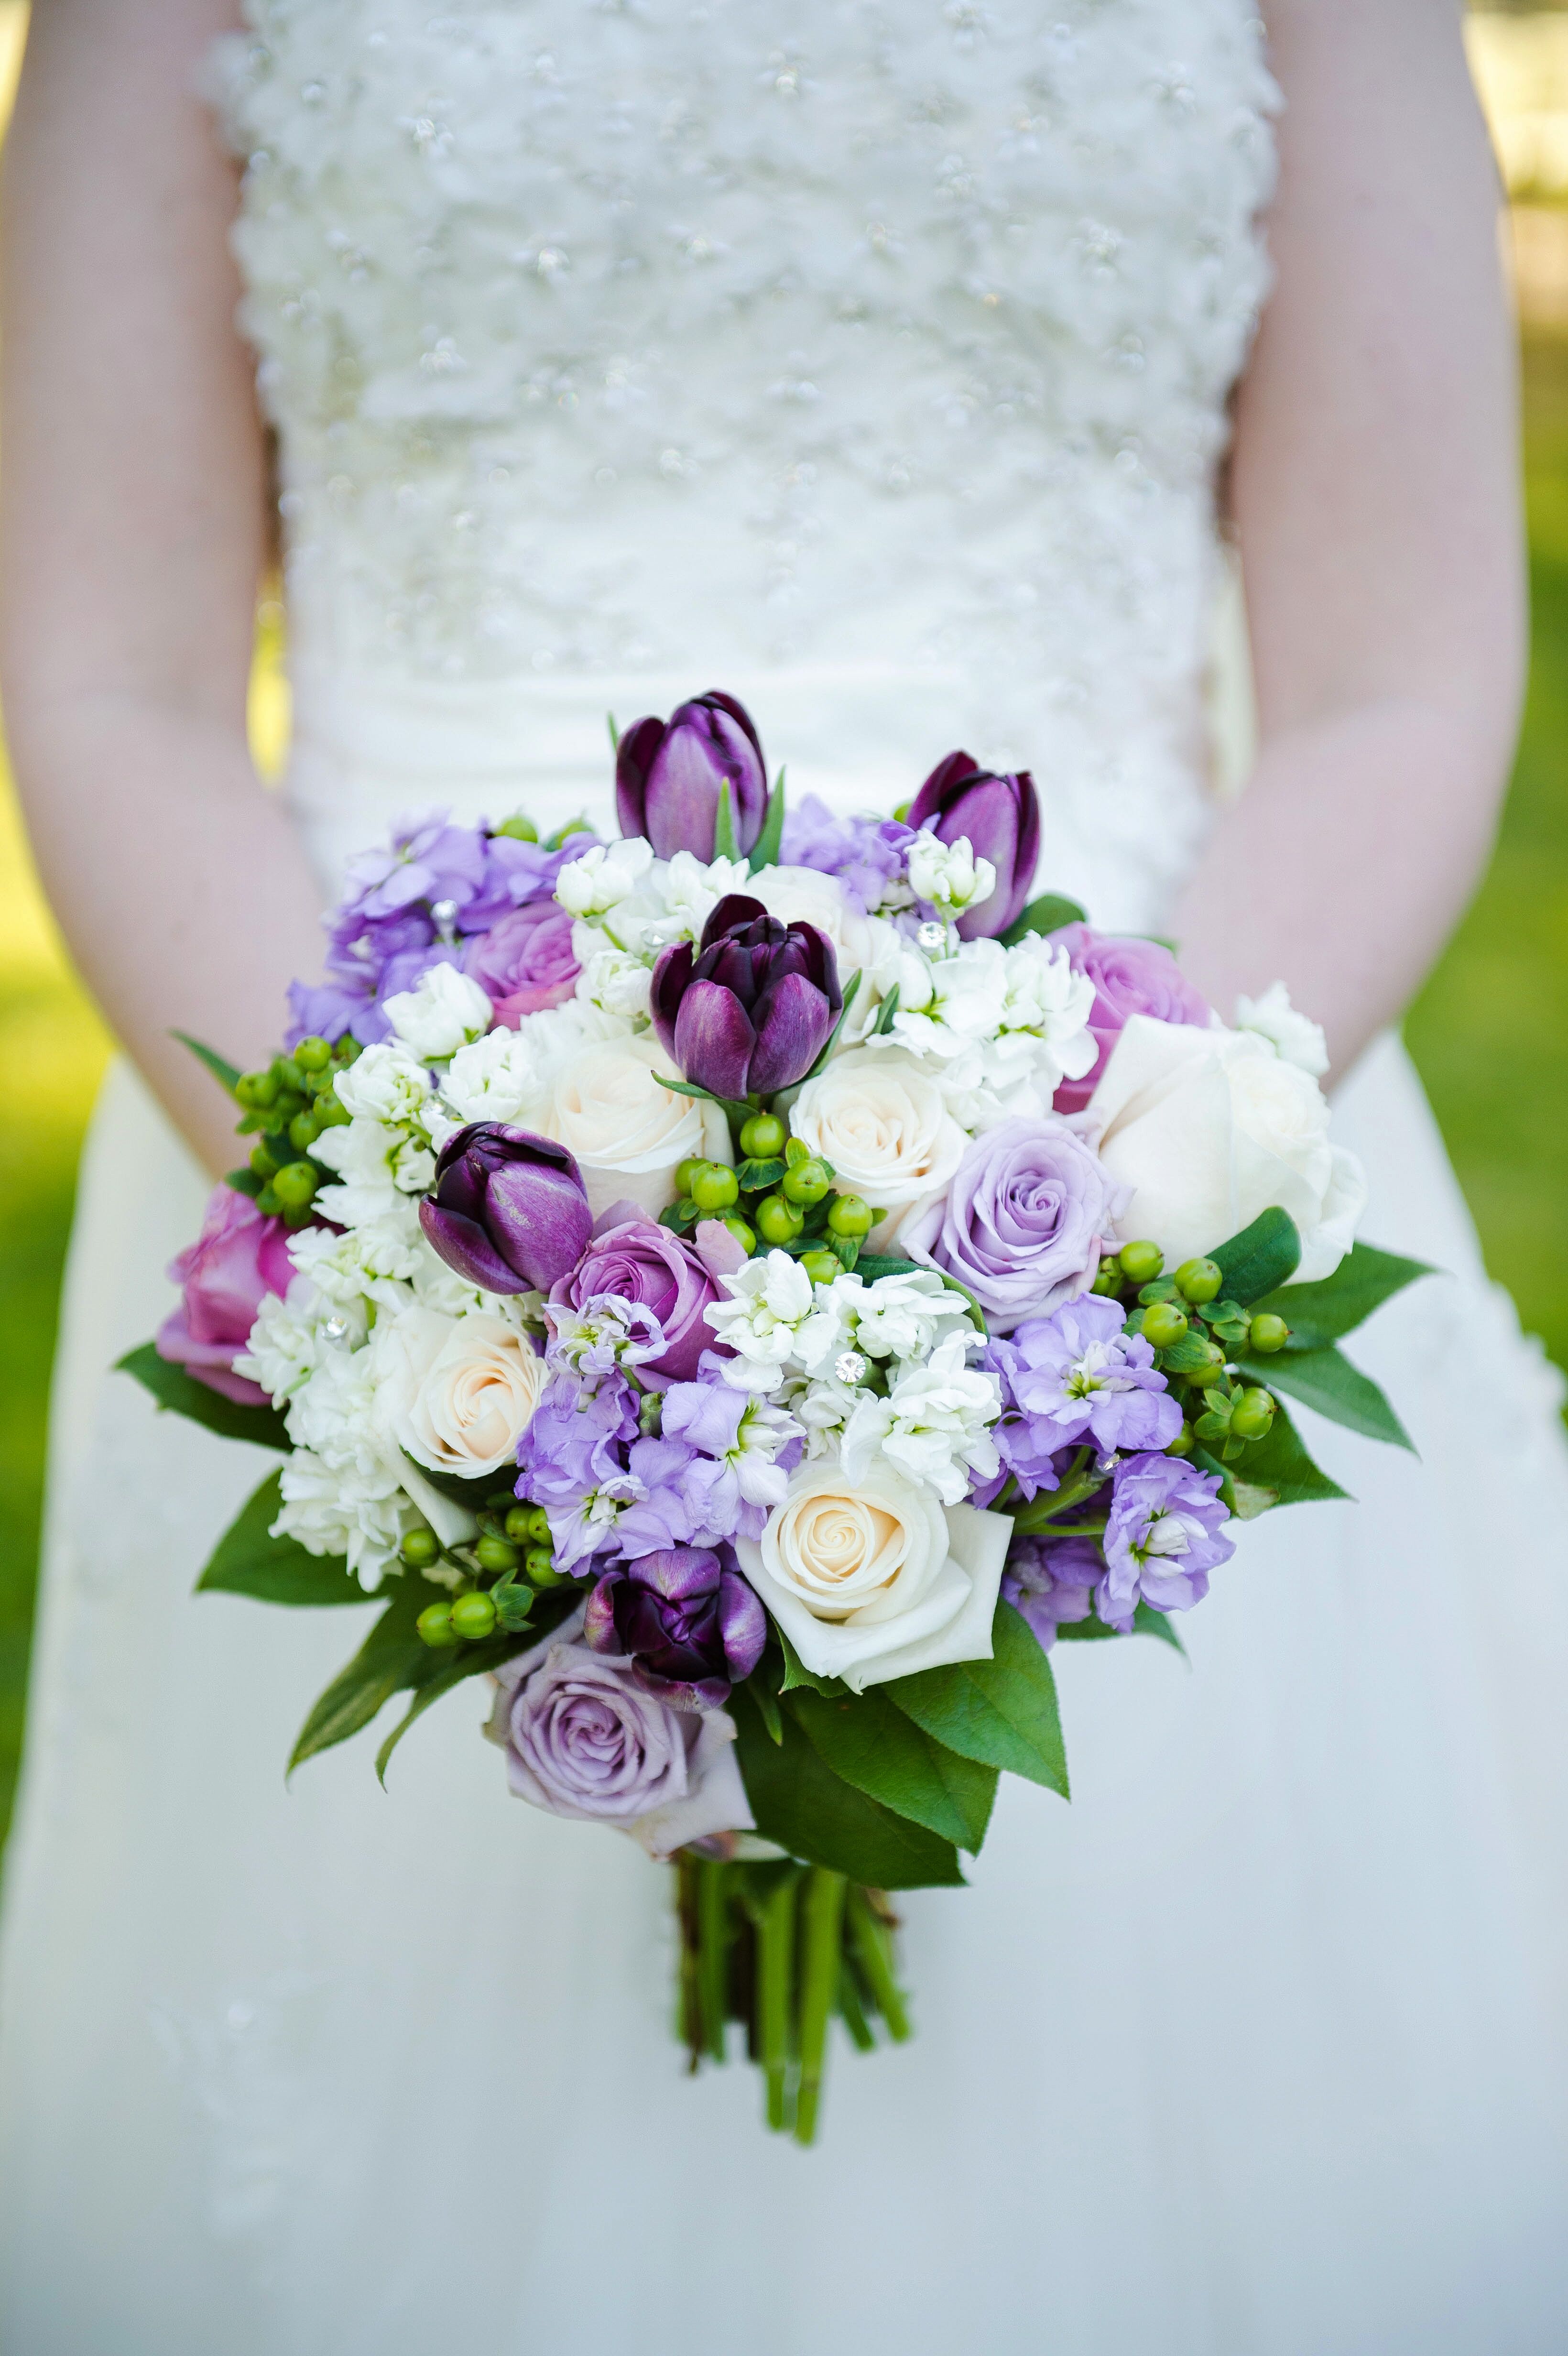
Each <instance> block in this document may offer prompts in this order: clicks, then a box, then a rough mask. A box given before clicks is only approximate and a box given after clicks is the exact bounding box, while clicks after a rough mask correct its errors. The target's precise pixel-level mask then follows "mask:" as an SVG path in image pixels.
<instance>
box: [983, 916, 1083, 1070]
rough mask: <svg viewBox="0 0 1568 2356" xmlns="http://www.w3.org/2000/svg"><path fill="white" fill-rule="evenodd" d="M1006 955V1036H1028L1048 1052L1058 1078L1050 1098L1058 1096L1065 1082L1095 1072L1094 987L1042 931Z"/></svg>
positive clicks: (1003, 1014) (1004, 1031) (1004, 1019)
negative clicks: (1092, 1021) (1092, 1027)
mask: <svg viewBox="0 0 1568 2356" xmlns="http://www.w3.org/2000/svg"><path fill="white" fill-rule="evenodd" d="M1005 956H1006V971H1005V993H1006V994H1005V997H1004V1000H1003V1005H1002V1024H1001V1027H1002V1030H1003V1033H1005V1034H1008V1035H1010V1034H1012V1033H1027V1034H1028V1035H1029V1037H1031V1038H1034V1039H1037V1040H1039V1041H1040V1044H1041V1045H1042V1046H1043V1047H1044V1048H1046V1049H1047V1050H1049V1053H1050V1056H1051V1062H1052V1064H1053V1065H1054V1066H1055V1073H1056V1076H1055V1078H1054V1079H1053V1081H1052V1082H1051V1087H1050V1088H1049V1089H1048V1090H1047V1094H1048V1095H1054V1094H1055V1091H1056V1089H1057V1087H1060V1085H1061V1082H1062V1081H1063V1080H1081V1079H1082V1078H1083V1075H1084V1074H1085V1072H1090V1071H1093V1068H1094V1058H1095V1056H1096V1055H1098V1054H1099V1052H1100V1051H1099V1044H1098V1042H1097V1041H1096V1040H1095V1038H1094V1036H1093V1033H1092V1032H1091V1031H1090V1029H1089V1017H1090V1015H1091V1013H1092V1012H1093V1006H1094V984H1093V981H1092V980H1091V979H1090V977H1089V976H1088V975H1087V974H1086V973H1078V972H1075V971H1074V969H1073V965H1072V958H1070V957H1069V955H1068V953H1067V951H1066V950H1065V949H1064V948H1053V947H1052V946H1051V942H1050V941H1049V940H1047V939H1046V937H1044V935H1043V934H1041V933H1028V934H1026V935H1025V937H1024V938H1023V939H1022V940H1021V941H1019V943H1018V944H1017V946H1016V947H1015V948H1010V949H1008V950H1007V951H1006V952H1005Z"/></svg>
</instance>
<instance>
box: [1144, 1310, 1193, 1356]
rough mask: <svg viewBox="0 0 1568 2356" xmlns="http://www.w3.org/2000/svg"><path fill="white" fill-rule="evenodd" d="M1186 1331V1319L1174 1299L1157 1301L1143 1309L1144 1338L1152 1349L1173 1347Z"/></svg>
mask: <svg viewBox="0 0 1568 2356" xmlns="http://www.w3.org/2000/svg"><path fill="white" fill-rule="evenodd" d="M1186 1331H1187V1319H1186V1317H1185V1316H1184V1315H1183V1313H1182V1312H1181V1311H1180V1310H1179V1308H1178V1307H1177V1305H1176V1303H1175V1301H1155V1302H1154V1303H1153V1304H1152V1305H1151V1306H1150V1307H1149V1308H1147V1309H1146V1310H1145V1311H1144V1325H1143V1333H1144V1340H1145V1341H1146V1342H1147V1343H1148V1344H1151V1346H1152V1347H1153V1348H1154V1349H1157V1350H1169V1349H1173V1348H1174V1347H1175V1345H1176V1344H1177V1343H1178V1342H1179V1341H1180V1339H1181V1337H1182V1335H1183V1334H1184V1333H1186Z"/></svg>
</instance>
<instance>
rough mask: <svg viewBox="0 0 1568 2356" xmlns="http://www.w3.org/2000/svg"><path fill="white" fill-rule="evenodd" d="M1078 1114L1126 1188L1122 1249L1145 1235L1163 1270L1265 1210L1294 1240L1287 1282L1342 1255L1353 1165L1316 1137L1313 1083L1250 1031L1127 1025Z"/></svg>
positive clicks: (1353, 1188) (1355, 1207) (1356, 1205)
mask: <svg viewBox="0 0 1568 2356" xmlns="http://www.w3.org/2000/svg"><path fill="white" fill-rule="evenodd" d="M1086 1110H1087V1114H1088V1118H1089V1119H1090V1120H1091V1121H1093V1122H1096V1123H1098V1124H1099V1129H1100V1136H1099V1154H1100V1160H1101V1162H1103V1163H1104V1167H1105V1168H1106V1170H1108V1171H1109V1172H1110V1173H1111V1175H1112V1177H1113V1178H1116V1179H1119V1180H1120V1181H1121V1182H1122V1183H1123V1184H1124V1185H1125V1186H1128V1187H1130V1188H1131V1189H1132V1197H1131V1200H1130V1202H1129V1203H1128V1205H1127V1208H1126V1210H1125V1213H1124V1214H1123V1215H1122V1217H1121V1218H1120V1219H1119V1220H1118V1221H1117V1223H1116V1226H1117V1233H1118V1234H1119V1235H1120V1236H1121V1237H1122V1238H1123V1239H1124V1241H1125V1240H1128V1239H1130V1238H1131V1237H1148V1238H1149V1240H1150V1241H1151V1242H1154V1243H1157V1245H1158V1246H1159V1248H1160V1249H1161V1250H1162V1251H1163V1252H1164V1254H1165V1257H1166V1260H1167V1262H1168V1264H1170V1265H1175V1264H1176V1263H1178V1262H1179V1261H1181V1260H1184V1259H1190V1258H1194V1257H1196V1256H1197V1255H1198V1254H1200V1253H1203V1252H1209V1251H1212V1250H1213V1248H1214V1247H1215V1245H1216V1244H1221V1243H1223V1242H1224V1241H1225V1239H1226V1237H1229V1236H1233V1235H1235V1234H1236V1233H1237V1232H1238V1230H1239V1229H1241V1228H1242V1227H1244V1226H1249V1225H1250V1223H1251V1222H1252V1221H1253V1219H1255V1218H1256V1217H1257V1215H1258V1214H1259V1212H1260V1211H1265V1210H1267V1209H1268V1208H1269V1206H1270V1205H1271V1204H1275V1203H1277V1204H1278V1205H1280V1207H1281V1209H1283V1210H1285V1211H1288V1212H1289V1214H1290V1215H1291V1217H1292V1218H1293V1219H1294V1220H1295V1221H1296V1226H1298V1227H1299V1228H1300V1230H1301V1265H1300V1267H1299V1268H1298V1269H1296V1277H1295V1281H1296V1283H1298V1284H1305V1283H1308V1282H1312V1281H1315V1280H1317V1278H1319V1277H1325V1276H1332V1274H1333V1273H1334V1270H1335V1269H1337V1268H1338V1267H1339V1262H1340V1261H1341V1260H1342V1259H1343V1258H1344V1257H1345V1254H1346V1253H1347V1252H1348V1251H1349V1248H1350V1245H1351V1242H1352V1241H1353V1239H1354V1237H1355V1231H1356V1223H1357V1221H1358V1220H1359V1219H1360V1215H1361V1212H1362V1210H1363V1208H1364V1207H1365V1205H1366V1199H1367V1187H1366V1180H1365V1178H1364V1177H1363V1176H1362V1173H1361V1165H1360V1162H1358V1161H1357V1159H1356V1157H1355V1155H1354V1154H1353V1153H1348V1152H1346V1151H1345V1150H1344V1148H1343V1147H1342V1146H1338V1145H1334V1144H1332V1143H1331V1142H1330V1141H1329V1137H1328V1105H1327V1103H1326V1102H1325V1101H1324V1098H1323V1092H1322V1090H1321V1089H1320V1088H1319V1087H1318V1086H1317V1081H1316V1080H1315V1079H1313V1078H1312V1076H1311V1075H1310V1074H1309V1073H1307V1072H1304V1071H1302V1070H1301V1069H1300V1068H1299V1067H1298V1066H1296V1065H1295V1064H1289V1063H1286V1062H1285V1060H1284V1059H1283V1057H1281V1056H1280V1055H1277V1054H1276V1053H1275V1049H1274V1048H1273V1047H1272V1046H1271V1045H1270V1044H1268V1042H1267V1041H1266V1040H1264V1039H1262V1038H1260V1037H1259V1036H1258V1035H1257V1033H1255V1032H1249V1031H1243V1032H1235V1031H1225V1030H1221V1029H1219V1028H1216V1029H1213V1030H1207V1031H1205V1030H1200V1029H1198V1028H1196V1027H1195V1026H1193V1025H1191V1024H1189V1023H1157V1022H1156V1021H1155V1020H1154V1019H1153V1018H1152V1017H1151V1016H1149V1015H1147V1014H1135V1015H1132V1016H1131V1017H1130V1018H1129V1020H1128V1022H1127V1023H1126V1026H1125V1029H1124V1030H1123V1032H1122V1034H1121V1037H1120V1038H1119V1039H1118V1040H1117V1042H1116V1044H1115V1047H1114V1048H1113V1049H1112V1051H1111V1055H1110V1059H1109V1061H1108V1062H1107V1064H1106V1066H1105V1069H1104V1072H1103V1073H1102V1075H1101V1076H1100V1081H1099V1085H1098V1086H1097V1087H1096V1088H1095V1090H1094V1093H1093V1096H1092V1097H1091V1098H1090V1099H1089V1103H1088V1106H1087V1108H1086Z"/></svg>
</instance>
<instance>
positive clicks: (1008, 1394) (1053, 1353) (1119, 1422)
mask: <svg viewBox="0 0 1568 2356" xmlns="http://www.w3.org/2000/svg"><path fill="white" fill-rule="evenodd" d="M982 1363H983V1364H984V1365H987V1366H988V1367H989V1368H990V1371H991V1372H992V1373H993V1374H994V1375H997V1376H999V1377H1000V1380H1001V1385H1002V1418H1001V1421H1000V1422H999V1423H998V1424H997V1426H996V1428H995V1430H994V1431H993V1433H992V1438H993V1439H994V1440H996V1443H997V1449H998V1451H999V1452H1000V1454H1001V1456H1002V1458H1003V1461H1004V1462H1007V1463H1008V1464H1012V1462H1013V1459H1014V1457H1015V1456H1016V1457H1017V1458H1018V1459H1019V1462H1018V1465H1017V1467H1016V1468H1015V1469H1016V1470H1017V1472H1018V1475H1019V1485H1020V1486H1021V1487H1023V1488H1024V1489H1025V1494H1028V1495H1030V1496H1032V1495H1033V1494H1034V1491H1033V1489H1032V1488H1030V1487H1029V1486H1028V1480H1029V1476H1030V1475H1033V1476H1035V1479H1036V1485H1038V1486H1041V1487H1044V1488H1048V1489H1049V1488H1054V1487H1055V1485H1056V1482H1055V1476H1054V1472H1052V1475H1051V1478H1049V1479H1045V1478H1043V1477H1042V1476H1040V1472H1039V1468H1040V1465H1041V1464H1042V1463H1048V1462H1050V1460H1051V1458H1052V1457H1053V1456H1054V1455H1055V1453H1056V1451H1058V1450H1060V1449H1062V1448H1068V1447H1075V1446H1077V1445H1079V1444H1080V1443H1081V1442H1082V1441H1083V1440H1093V1443H1094V1446H1095V1447H1096V1448H1097V1449H1098V1450H1099V1451H1101V1453H1102V1454H1105V1453H1108V1452H1109V1451H1111V1450H1113V1449H1118V1448H1119V1449H1125V1450H1128V1451H1131V1450H1134V1449H1145V1448H1166V1447H1168V1446H1169V1444H1170V1442H1171V1441H1172V1440H1174V1439H1175V1438H1176V1435H1177V1433H1178V1432H1179V1430H1180V1429H1181V1409H1180V1408H1179V1406H1178V1405H1177V1403H1176V1401H1175V1399H1174V1398H1172V1397H1171V1395H1170V1392H1169V1391H1168V1388H1167V1387H1166V1380H1165V1376H1163V1375H1162V1374H1161V1373H1160V1371H1159V1368H1158V1367H1157V1365H1155V1363H1154V1352H1153V1350H1152V1349H1151V1348H1150V1346H1149V1344H1148V1343H1147V1342H1146V1341H1145V1340H1144V1338H1143V1335H1142V1334H1141V1333H1127V1332H1126V1331H1125V1327H1124V1324H1123V1312H1122V1311H1121V1308H1120V1307H1119V1305H1118V1304H1117V1303H1116V1302H1115V1301H1104V1300H1101V1299H1099V1298H1098V1297H1097V1296H1096V1295H1094V1294H1093V1293H1083V1294H1082V1295H1081V1296H1080V1297H1079V1299H1078V1300H1076V1301H1069V1302H1068V1303H1067V1304H1066V1305H1065V1306H1064V1307H1062V1308H1061V1309H1058V1310H1057V1311H1056V1312H1054V1313H1053V1314H1052V1315H1051V1316H1050V1317H1046V1318H1039V1319H1035V1318H1030V1319H1029V1320H1028V1321H1027V1322H1026V1323H1024V1324H1022V1325H1019V1326H1016V1327H1015V1328H1014V1330H1013V1333H1012V1337H1011V1339H1010V1340H1005V1339H1001V1338H998V1339H997V1340H994V1341H993V1342H992V1343H991V1344H990V1347H989V1348H988V1349H987V1353H986V1356H985V1358H984V1360H983V1362H982Z"/></svg>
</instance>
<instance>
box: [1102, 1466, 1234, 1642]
mask: <svg viewBox="0 0 1568 2356" xmlns="http://www.w3.org/2000/svg"><path fill="white" fill-rule="evenodd" d="M1229 1519H1230V1515H1229V1514H1228V1513H1227V1512H1226V1509H1225V1507H1224V1506H1223V1505H1221V1502H1220V1483H1219V1481H1218V1480H1217V1479H1216V1478H1215V1477H1214V1476H1213V1475H1212V1474H1207V1473H1203V1472H1199V1471H1198V1469H1197V1467H1196V1466H1195V1465H1192V1464H1189V1463H1187V1462H1185V1461H1184V1460H1183V1459H1182V1458H1181V1457H1179V1456H1155V1455H1138V1456H1129V1457H1127V1458H1126V1459H1125V1461H1124V1462H1122V1463H1120V1464H1118V1465H1117V1467H1116V1470H1115V1474H1114V1475H1113V1479H1112V1489H1111V1510H1110V1512H1109V1514H1108V1515H1107V1516H1106V1522H1105V1537H1104V1548H1105V1565H1106V1569H1105V1578H1104V1584H1103V1585H1102V1587H1101V1589H1100V1592H1099V1594H1098V1596H1097V1598H1096V1603H1097V1607H1098V1610H1099V1613H1100V1617H1101V1619H1102V1620H1104V1622H1106V1623H1107V1625H1108V1626H1110V1627H1112V1628H1117V1629H1120V1630H1121V1631H1122V1632H1123V1633H1124V1634H1125V1633H1126V1631H1127V1630H1128V1629H1130V1628H1131V1626H1132V1624H1133V1614H1134V1612H1136V1609H1137V1607H1138V1604H1139V1603H1140V1602H1148V1603H1152V1604H1153V1605H1154V1606H1155V1608H1156V1610H1157V1611H1160V1612H1186V1611H1188V1610H1189V1608H1190V1607H1191V1606H1192V1605H1193V1604H1194V1603H1200V1602H1201V1601H1202V1600H1203V1598H1204V1596H1205V1595H1207V1594H1208V1592H1209V1573H1210V1572H1211V1570H1214V1569H1218V1568H1219V1566H1220V1564H1221V1563H1222V1562H1228V1561H1229V1560H1230V1558H1231V1557H1232V1555H1233V1554H1234V1553H1235V1551H1236V1549H1235V1546H1234V1544H1233V1543H1232V1540H1231V1539H1230V1538H1228V1537H1225V1536H1224V1535H1223V1533H1224V1527H1225V1524H1226V1523H1227V1522H1228V1521H1229Z"/></svg>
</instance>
